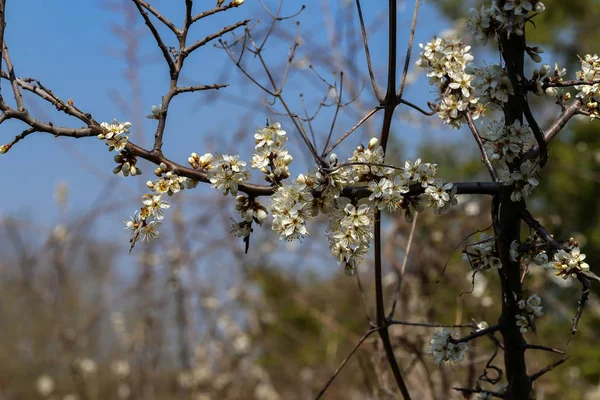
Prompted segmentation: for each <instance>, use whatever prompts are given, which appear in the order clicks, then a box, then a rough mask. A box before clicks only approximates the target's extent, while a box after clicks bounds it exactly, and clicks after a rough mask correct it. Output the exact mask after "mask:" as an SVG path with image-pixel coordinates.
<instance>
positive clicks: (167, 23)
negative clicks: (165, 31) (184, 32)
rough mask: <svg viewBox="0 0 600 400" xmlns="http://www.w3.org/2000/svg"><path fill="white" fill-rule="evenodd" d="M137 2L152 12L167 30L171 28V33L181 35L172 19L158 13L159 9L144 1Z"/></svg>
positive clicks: (138, 0)
mask: <svg viewBox="0 0 600 400" xmlns="http://www.w3.org/2000/svg"><path fill="white" fill-rule="evenodd" d="M137 2H139V3H140V5H141V6H142V7H144V8H145V9H146V10H148V11H150V13H151V14H152V15H154V16H155V17H156V18H157V19H158V20H159V21H160V22H162V23H163V24H164V25H165V26H166V27H167V28H169V29H170V30H171V32H173V33H174V34H175V35H176V36H179V35H180V34H181V31H180V30H179V29H177V27H176V26H175V24H173V22H171V20H170V19H168V18H167V17H165V16H164V15H162V14H161V13H160V12H158V10H157V9H155V8H154V7H152V6H151V5H150V4H148V3H146V2H145V1H144V0H137Z"/></svg>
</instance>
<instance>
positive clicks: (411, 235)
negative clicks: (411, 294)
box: [387, 212, 419, 320]
mask: <svg viewBox="0 0 600 400" xmlns="http://www.w3.org/2000/svg"><path fill="white" fill-rule="evenodd" d="M418 218H419V213H418V212H415V216H414V217H413V221H412V224H411V226H410V233H409V235H408V241H407V242H406V250H405V251H404V259H403V260H402V265H401V266H400V268H398V269H397V271H396V272H397V274H398V278H397V279H398V282H397V283H396V292H395V293H394V301H393V302H392V307H391V309H390V313H389V314H388V317H387V318H388V320H390V319H391V318H392V317H393V316H394V313H395V312H396V305H397V304H398V298H399V297H400V290H401V289H402V280H403V278H404V271H406V265H407V264H408V255H409V254H410V249H411V246H412V242H413V238H414V236H415V229H416V227H417V219H418Z"/></svg>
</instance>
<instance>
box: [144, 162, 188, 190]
mask: <svg viewBox="0 0 600 400" xmlns="http://www.w3.org/2000/svg"><path fill="white" fill-rule="evenodd" d="M154 174H155V175H156V176H158V177H159V178H158V179H157V180H156V181H155V182H152V181H148V182H146V186H147V187H148V189H150V190H152V191H153V192H154V193H155V194H163V193H166V194H168V195H169V196H172V195H173V194H175V193H178V192H179V191H180V190H183V189H185V181H186V179H185V178H183V177H181V176H178V175H176V174H174V173H173V172H171V171H169V167H168V166H167V165H166V164H165V163H160V165H159V166H158V168H156V169H155V170H154Z"/></svg>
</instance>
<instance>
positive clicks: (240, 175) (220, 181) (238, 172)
mask: <svg viewBox="0 0 600 400" xmlns="http://www.w3.org/2000/svg"><path fill="white" fill-rule="evenodd" d="M210 163H211V166H212V168H210V170H209V171H208V179H209V180H210V183H211V185H212V187H213V188H215V189H219V190H220V191H221V192H223V195H224V196H227V195H228V194H229V193H231V194H232V195H233V196H236V195H237V192H238V187H239V185H240V184H241V183H244V182H245V181H247V180H248V179H249V178H250V173H249V172H248V170H247V169H246V162H245V161H241V160H240V159H239V156H237V155H235V156H229V155H227V154H223V155H220V156H218V157H216V158H214V160H213V159H212V156H211V161H210Z"/></svg>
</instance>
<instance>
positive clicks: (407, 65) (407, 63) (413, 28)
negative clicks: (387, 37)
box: [397, 0, 421, 103]
mask: <svg viewBox="0 0 600 400" xmlns="http://www.w3.org/2000/svg"><path fill="white" fill-rule="evenodd" d="M420 5H421V1H420V0H415V7H414V9H413V17H412V22H411V25H410V36H409V38H408V46H407V47H406V59H405V60H404V68H403V70H402V78H401V80H400V88H399V89H398V96H397V101H398V103H400V102H401V101H402V95H403V94H404V88H405V86H406V77H407V76H408V69H409V68H410V54H411V53H412V49H413V42H414V40H415V31H416V29H417V19H418V17H419V6H420Z"/></svg>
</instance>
